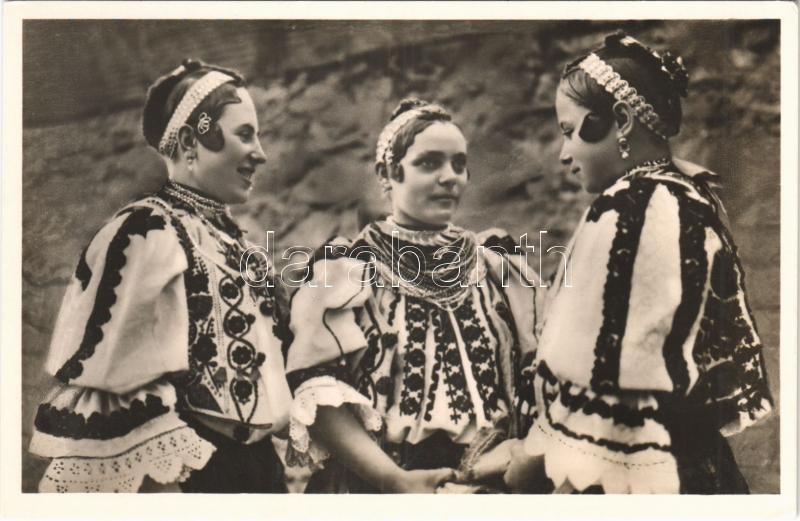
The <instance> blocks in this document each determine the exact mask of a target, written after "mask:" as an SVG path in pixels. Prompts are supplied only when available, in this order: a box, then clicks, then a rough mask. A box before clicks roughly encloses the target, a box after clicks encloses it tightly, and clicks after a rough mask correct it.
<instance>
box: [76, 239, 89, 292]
mask: <svg viewBox="0 0 800 521" xmlns="http://www.w3.org/2000/svg"><path fill="white" fill-rule="evenodd" d="M88 250H89V246H86V247H85V248H84V249H83V252H82V253H81V258H80V259H79V260H78V266H76V268H75V278H76V279H78V280H79V281H80V283H81V289H83V290H84V291H86V288H87V287H88V286H89V281H90V280H91V278H92V270H91V269H90V268H89V265H88V264H87V263H86V252H87V251H88Z"/></svg>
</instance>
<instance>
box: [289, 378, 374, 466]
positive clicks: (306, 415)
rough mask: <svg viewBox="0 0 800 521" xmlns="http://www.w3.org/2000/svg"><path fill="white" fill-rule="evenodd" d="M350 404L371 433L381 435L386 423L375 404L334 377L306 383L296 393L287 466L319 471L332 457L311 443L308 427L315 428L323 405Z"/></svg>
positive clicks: (319, 446)
mask: <svg viewBox="0 0 800 521" xmlns="http://www.w3.org/2000/svg"><path fill="white" fill-rule="evenodd" d="M343 404H349V405H350V410H351V411H352V412H353V414H354V415H355V416H356V418H358V420H359V421H361V423H362V424H363V425H364V428H365V429H367V430H368V431H373V432H376V431H379V430H380V429H381V426H382V424H383V419H382V418H381V415H380V413H379V412H378V411H376V410H375V409H374V408H373V406H372V402H370V400H369V399H368V398H367V397H366V396H364V395H363V394H361V393H359V392H358V391H356V390H355V389H353V388H352V387H350V386H349V385H347V384H345V383H344V382H341V381H340V380H337V379H335V378H333V377H331V376H319V377H316V378H312V379H310V380H307V381H306V382H304V383H303V384H302V385H301V386H300V387H298V388H297V391H296V392H295V398H294V402H293V403H292V412H291V417H290V419H289V439H290V443H289V447H288V448H287V453H286V463H287V465H289V466H310V467H311V468H312V469H316V468H319V467H320V466H321V464H322V462H323V461H325V460H326V459H327V458H328V456H329V454H328V451H327V450H326V449H325V448H324V447H323V446H322V445H320V444H319V443H317V442H315V441H314V440H313V439H311V436H310V435H309V432H308V427H309V426H311V425H313V424H314V421H315V420H316V417H317V408H318V407H319V406H321V405H323V406H330V407H340V406H342V405H343Z"/></svg>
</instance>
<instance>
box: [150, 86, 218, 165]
mask: <svg viewBox="0 0 800 521" xmlns="http://www.w3.org/2000/svg"><path fill="white" fill-rule="evenodd" d="M229 81H234V78H233V77H232V76H230V75H228V74H225V73H224V72H220V71H211V72H208V73H206V74H205V75H204V76H203V77H202V78H200V79H199V80H197V81H196V82H194V83H193V84H192V86H191V87H189V90H187V91H186V94H184V96H183V98H182V99H181V102H180V103H178V106H177V108H176V109H175V112H173V113H172V117H170V118H169V123H167V128H166V129H165V130H164V135H162V136H161V141H159V143H158V151H159V152H161V153H162V154H164V155H166V156H167V157H172V154H173V153H174V152H175V146H176V145H177V144H178V131H179V130H180V128H181V127H182V126H183V125H184V123H186V120H187V119H189V116H191V114H192V112H193V111H194V109H196V108H197V106H198V105H200V103H201V102H202V101H203V100H204V99H206V96H208V95H209V94H211V92H212V91H213V90H214V89H216V88H217V87H219V86H220V85H222V84H224V83H228V82H229Z"/></svg>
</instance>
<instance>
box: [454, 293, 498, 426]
mask: <svg viewBox="0 0 800 521" xmlns="http://www.w3.org/2000/svg"><path fill="white" fill-rule="evenodd" d="M454 314H455V317H456V320H457V322H458V324H459V328H460V330H461V337H462V338H463V340H464V344H465V348H466V351H467V356H468V357H469V359H470V362H471V364H472V374H473V375H474V376H475V381H476V382H477V384H478V392H480V395H481V399H482V400H483V408H484V413H485V414H486V417H487V418H491V417H492V414H493V413H494V412H495V411H497V410H498V408H499V407H498V403H499V396H498V388H499V381H498V376H497V363H496V361H495V356H494V352H493V350H492V348H491V347H490V343H489V338H488V337H487V336H486V334H485V332H484V330H483V328H482V327H481V325H480V322H479V320H478V316H477V314H476V310H475V307H474V301H473V299H472V298H471V297H470V298H468V299H467V300H466V301H464V303H463V304H462V305H461V306H459V307H458V308H457V309H456V310H455V313H454Z"/></svg>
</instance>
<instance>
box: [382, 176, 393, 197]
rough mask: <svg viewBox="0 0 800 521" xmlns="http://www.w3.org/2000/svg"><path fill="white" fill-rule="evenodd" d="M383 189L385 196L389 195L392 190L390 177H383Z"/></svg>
mask: <svg viewBox="0 0 800 521" xmlns="http://www.w3.org/2000/svg"><path fill="white" fill-rule="evenodd" d="M381 190H383V196H384V197H389V194H390V193H391V191H392V184H391V183H390V182H389V180H388V179H381Z"/></svg>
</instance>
